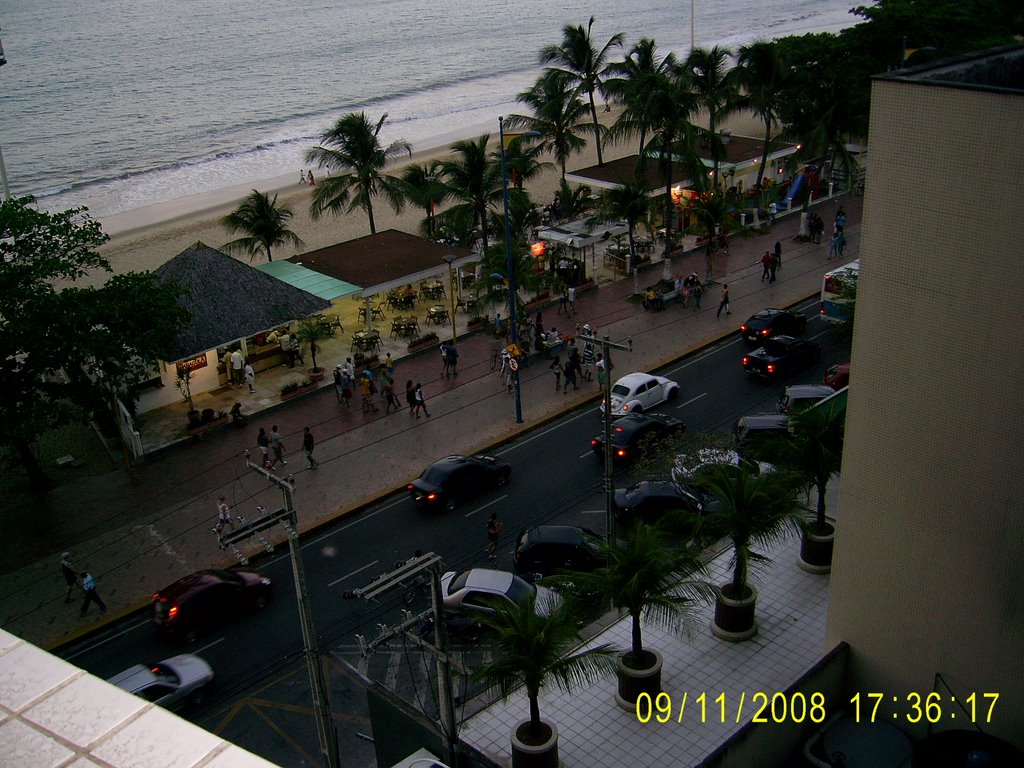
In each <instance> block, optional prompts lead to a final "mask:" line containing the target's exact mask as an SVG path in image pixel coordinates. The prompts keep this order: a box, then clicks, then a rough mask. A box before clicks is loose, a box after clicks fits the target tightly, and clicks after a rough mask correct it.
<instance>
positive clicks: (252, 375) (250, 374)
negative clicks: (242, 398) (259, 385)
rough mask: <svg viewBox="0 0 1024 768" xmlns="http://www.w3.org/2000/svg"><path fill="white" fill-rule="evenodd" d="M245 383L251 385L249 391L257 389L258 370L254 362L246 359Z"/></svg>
mask: <svg viewBox="0 0 1024 768" xmlns="http://www.w3.org/2000/svg"><path fill="white" fill-rule="evenodd" d="M243 370H244V371H245V374H244V375H245V383H246V384H248V385H249V392H255V391H256V386H255V384H256V371H255V370H254V369H253V367H252V363H250V362H249V361H248V360H246V361H245V368H244V369H243Z"/></svg>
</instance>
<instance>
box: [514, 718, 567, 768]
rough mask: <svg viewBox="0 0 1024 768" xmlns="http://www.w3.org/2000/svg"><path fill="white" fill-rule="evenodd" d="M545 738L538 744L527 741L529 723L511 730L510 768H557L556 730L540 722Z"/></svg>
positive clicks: (525, 721)
mask: <svg viewBox="0 0 1024 768" xmlns="http://www.w3.org/2000/svg"><path fill="white" fill-rule="evenodd" d="M541 726H542V727H543V728H544V729H545V733H546V738H545V739H544V740H543V741H542V742H541V743H539V744H534V743H532V742H529V741H527V740H526V739H527V732H528V730H529V728H530V721H529V720H524V721H523V722H521V723H519V724H518V725H517V726H516V727H515V728H514V729H513V730H512V768H558V729H557V728H556V727H555V726H554V725H551V724H550V723H545V722H542V723H541Z"/></svg>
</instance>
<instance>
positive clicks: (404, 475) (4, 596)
mask: <svg viewBox="0 0 1024 768" xmlns="http://www.w3.org/2000/svg"><path fill="white" fill-rule="evenodd" d="M860 202H861V201H860V198H856V197H848V196H844V197H837V198H834V199H833V200H831V201H826V202H824V203H821V204H816V205H815V206H814V210H816V211H817V212H818V213H819V215H821V216H822V218H824V219H825V222H826V225H827V231H830V230H831V225H832V220H833V218H834V214H835V210H836V208H837V207H838V204H840V203H841V204H842V205H843V207H844V208H845V210H846V213H847V225H846V234H847V240H848V244H847V250H846V255H845V257H844V258H843V259H842V260H839V261H837V260H833V261H831V262H829V261H827V260H826V255H827V248H828V247H827V245H826V244H825V243H822V244H821V245H813V244H810V243H800V242H796V241H795V240H794V239H793V238H794V236H795V235H796V233H797V229H798V224H799V213H798V212H797V213H794V214H792V215H791V216H788V217H780V218H779V219H778V221H777V222H776V223H775V225H774V228H773V231H772V232H770V233H767V234H763V235H755V236H749V237H745V238H737V239H735V240H734V241H733V242H732V243H731V245H730V253H729V255H728V256H719V257H718V259H717V260H716V264H715V281H716V282H715V284H714V285H712V286H710V287H709V288H708V289H707V291H706V293H705V296H704V299H703V301H702V309H701V311H700V312H694V311H693V309H692V306H691V307H687V308H683V307H681V306H680V305H679V304H678V303H675V304H670V305H669V306H668V308H667V309H665V310H664V311H660V312H647V311H644V310H643V309H642V308H641V306H640V305H639V303H635V302H631V301H627V297H628V296H629V295H630V294H631V293H632V292H633V280H632V278H627V279H624V280H618V281H616V282H609V283H605V284H602V285H600V286H599V287H598V288H596V289H594V290H592V291H589V292H587V293H585V294H582V295H581V296H580V297H579V298H578V299H577V314H576V316H575V317H573V318H572V319H571V320H569V321H566V320H565V319H563V318H562V317H559V316H558V315H557V314H556V307H557V305H553V306H551V307H550V308H548V309H546V310H544V325H545V327H548V326H550V325H552V324H554V325H556V326H557V327H558V328H559V329H560V330H563V331H564V330H566V329H568V328H569V327H574V326H575V325H576V324H577V323H579V324H583V323H590V324H591V325H592V326H594V327H595V328H596V330H597V333H598V334H599V335H605V334H607V335H609V336H610V338H611V340H612V341H618V342H623V341H624V340H625V339H627V338H631V339H632V341H633V351H632V353H624V352H623V353H617V355H613V360H614V362H615V366H616V373H617V374H620V375H621V374H623V373H626V372H628V371H631V370H651V369H653V368H656V367H658V366H661V365H663V364H665V363H668V362H670V361H672V360H674V359H677V358H679V357H681V356H683V355H686V354H688V353H690V352H692V351H693V350H696V349H699V348H700V347H702V346H704V345H706V344H708V343H710V342H713V341H715V340H716V339H719V338H722V337H724V336H726V335H728V334H730V333H733V332H734V331H735V330H736V328H737V327H738V326H739V324H740V323H741V322H742V321H743V320H744V319H746V318H747V317H748V316H749V315H750V314H752V313H753V312H755V311H757V310H758V309H761V308H763V307H770V306H787V305H789V304H792V303H794V302H796V301H799V300H801V299H804V298H806V297H808V296H812V295H815V294H817V293H818V291H819V290H820V285H821V276H822V274H823V273H824V272H826V271H827V270H828V269H830V268H834V267H836V266H838V265H839V264H841V263H845V262H847V261H852V260H853V259H855V258H857V256H858V253H859V241H860V218H861V205H860ZM776 240H779V241H781V243H782V247H783V255H782V259H783V267H782V269H781V270H780V271H779V273H778V281H777V282H776V283H775V284H774V285H771V286H769V285H768V284H767V282H766V281H765V282H762V281H761V280H760V276H761V267H760V264H759V263H758V262H759V260H760V257H761V255H762V254H763V253H764V251H765V250H769V249H771V248H772V247H773V246H774V244H775V241H776ZM661 269H662V263H661V262H656V263H654V264H653V265H652V266H651V267H650V268H649V269H648V270H647V271H646V272H645V273H642V274H641V276H640V281H639V282H640V285H641V287H643V286H645V285H648V284H650V283H652V282H654V281H655V280H656V279H657V278H658V277H659V276H660V274H661ZM692 271H696V272H697V273H698V274H700V275H703V274H704V272H705V266H704V255H703V252H702V251H699V252H693V253H687V254H685V255H681V256H677V257H675V258H674V260H673V264H672V272H673V274H689V273H690V272H692ZM722 282H728V284H729V288H730V294H731V299H732V314H731V315H728V316H727V315H726V314H725V313H724V312H723V313H722V316H721V317H720V318H716V317H715V312H716V310H717V307H718V297H719V294H720V291H721V283H722ZM497 346H498V343H497V342H496V341H495V340H494V339H493V338H488V337H486V336H484V335H482V334H478V335H475V336H470V337H467V338H464V339H460V341H459V352H460V366H459V376H458V377H457V378H453V379H444V378H440V377H439V374H440V367H441V366H440V359H439V355H438V354H437V353H436V351H435V352H434V353H427V354H423V355H419V356H413V357H410V358H407V359H399V360H397V364H396V371H395V382H396V389H397V390H398V394H399V396H400V398H401V397H402V395H403V394H404V387H405V382H406V380H408V379H411V380H412V381H413V382H422V383H423V389H424V392H425V393H426V398H427V406H428V408H429V409H430V414H431V416H430V418H422V419H419V420H416V419H414V418H413V417H412V416H410V414H409V412H408V409H407V408H405V407H403V408H402V409H401V410H400V411H399V412H398V413H392V414H390V415H385V414H384V408H383V406H382V405H379V406H378V407H379V409H380V410H379V412H378V413H371V414H366V415H364V414H362V413H361V412H360V408H359V406H358V403H355V404H354V405H353V406H351V407H350V408H348V409H346V408H345V407H343V406H341V405H339V404H338V402H337V400H336V397H335V394H334V391H333V387H326V388H324V389H322V390H320V391H318V392H317V393H315V394H313V395H311V396H308V397H306V398H303V399H299V400H294V401H291V402H289V403H285V404H281V405H280V406H277V407H275V408H274V409H272V410H270V411H267V412H264V413H257V414H255V415H254V416H253V417H250V420H249V424H248V426H247V427H246V428H245V429H228V430H224V431H220V432H216V433H211V434H209V435H207V436H206V438H205V439H204V440H202V441H198V442H192V443H187V444H185V445H183V446H181V447H179V448H175V449H172V450H169V451H168V452H166V453H165V454H163V455H161V456H160V457H159V458H157V459H155V460H154V461H152V462H150V463H148V464H144V465H142V466H138V467H134V468H131V469H119V470H116V471H113V472H109V473H107V474H104V475H102V476H99V477H94V478H89V479H86V480H82V481H80V482H75V483H71V484H67V485H63V486H61V487H59V488H57V489H55V490H54V491H52V492H51V493H49V494H48V495H47V496H46V497H44V498H42V499H40V500H37V501H35V502H33V503H32V504H26V505H24V506H23V508H20V509H14V510H7V511H6V512H5V517H6V520H5V539H6V544H5V548H7V549H8V555H6V556H5V561H7V562H11V563H14V565H13V566H12V567H8V566H7V565H5V567H4V570H5V572H4V574H3V576H2V577H0V612H2V613H0V623H2V626H3V628H4V629H6V630H8V631H9V632H12V633H14V634H16V635H18V636H21V637H23V638H25V639H27V640H29V641H31V642H33V643H35V644H37V645H39V646H41V647H44V648H51V647H53V646H56V645H58V644H60V643H63V642H66V641H68V640H71V639H73V638H75V637H77V636H80V635H82V634H84V633H86V632H89V631H92V630H94V629H96V628H97V627H98V626H99V625H100V623H101V622H103V621H109V620H112V619H113V618H116V617H117V616H120V615H124V614H126V613H129V612H132V611H135V610H137V609H139V608H140V607H142V606H143V605H145V604H146V603H147V601H148V599H149V595H151V594H152V593H153V592H154V591H156V590H157V589H159V588H160V587H162V586H165V585H166V584H167V583H169V582H171V581H173V580H175V579H177V578H178V577H180V576H181V575H184V574H185V573H188V572H190V571H192V570H195V569H199V568H207V567H213V566H224V565H230V564H232V563H233V562H234V560H233V558H231V557H230V556H229V553H224V552H221V551H220V550H219V549H218V548H217V543H216V539H215V537H214V534H213V533H212V532H211V528H212V526H213V525H214V524H215V522H216V514H217V509H216V505H217V499H218V497H219V496H221V495H224V496H226V497H227V500H228V502H229V503H230V504H231V505H232V507H234V508H236V509H237V510H238V511H241V512H242V513H243V514H247V515H251V514H252V513H253V512H254V510H255V507H256V505H257V504H263V505H266V506H267V507H270V508H275V507H276V506H279V505H280V493H279V492H278V491H276V490H271V489H268V484H267V481H266V480H265V479H264V478H262V477H261V476H259V475H258V474H257V473H255V472H252V471H249V470H247V469H246V467H245V464H244V452H245V450H246V449H247V448H250V449H252V450H253V451H254V453H255V452H256V451H255V442H256V432H257V429H258V428H259V427H261V426H262V427H266V428H267V431H268V432H269V431H270V427H271V426H272V425H274V424H276V425H277V426H278V428H279V431H280V432H281V433H282V435H283V436H284V441H285V445H286V446H287V454H286V458H287V459H288V464H287V467H285V468H284V469H287V470H289V471H291V472H293V473H294V475H295V478H296V487H297V492H296V507H297V508H298V510H299V519H300V527H301V530H302V531H309V530H311V529H313V528H315V527H317V526H320V525H323V524H325V523H328V522H330V521H332V520H335V519H337V518H338V517H340V516H343V515H345V514H349V513H352V512H353V511H356V510H358V509H360V508H361V507H363V506H365V505H366V504H368V503H370V502H372V501H374V500H375V499H378V498H380V497H382V496H384V495H387V494H389V493H391V492H393V491H394V490H395V489H397V488H399V487H402V486H404V485H405V483H407V482H408V481H409V480H410V479H412V478H414V477H416V476H417V475H418V474H419V472H420V470H421V469H422V467H423V466H424V465H425V464H427V463H429V462H430V461H433V460H434V459H436V458H438V457H440V456H442V455H447V454H451V453H471V452H474V451H479V450H482V449H484V448H486V447H488V446H491V445H494V444H495V443H498V442H501V441H504V440H507V439H509V438H510V437H513V436H514V435H516V434H517V433H518V432H520V431H522V430H526V429H530V428H533V427H536V426H537V425H538V424H541V423H543V422H545V421H546V420H550V419H553V418H556V417H557V416H558V415H559V414H561V413H563V412H565V411H566V410H568V409H570V408H573V407H576V406H578V405H580V404H581V403H583V402H585V401H587V400H591V399H592V400H596V399H597V397H598V392H597V386H596V383H591V384H583V385H582V386H581V388H580V391H578V392H573V391H570V392H569V393H568V394H567V395H563V394H562V393H561V392H556V391H555V390H554V388H553V387H552V386H551V373H550V371H549V370H548V369H547V366H546V365H536V364H535V365H533V366H531V367H528V368H524V369H523V372H522V373H523V375H522V403H523V417H524V423H523V424H516V423H515V419H514V414H513V399H512V397H511V395H509V394H508V393H507V392H506V391H505V388H504V387H503V386H502V385H501V382H500V380H499V378H498V377H497V376H496V375H495V374H494V373H493V372H492V371H491V368H490V363H489V359H490V355H491V352H492V351H493V350H494V349H495V348H496V347H497ZM325 362H330V363H331V364H332V365H333V362H334V361H325ZM737 364H738V363H737ZM307 426H308V427H310V428H311V430H312V431H313V433H314V435H315V436H316V439H317V443H318V445H317V450H316V457H317V459H318V460H319V461H320V468H319V469H318V470H316V471H310V470H307V469H306V462H305V460H304V457H303V454H302V451H301V436H302V431H303V428H304V427H307ZM508 535H511V534H508ZM64 550H68V551H70V552H71V553H72V558H73V562H74V563H75V565H76V567H78V568H79V569H81V570H85V569H87V570H89V571H90V572H91V573H92V574H94V575H95V577H96V579H97V582H98V590H99V592H100V594H101V595H102V597H103V599H104V600H105V601H106V603H107V605H108V606H109V610H108V611H107V613H106V614H104V615H103V616H100V614H98V613H97V612H96V610H95V608H93V609H92V611H91V612H90V613H89V615H88V616H86V617H85V618H80V617H79V610H78V608H79V603H78V602H77V600H78V597H77V596H76V603H75V604H72V605H68V604H65V602H64V587H63V581H62V579H61V577H60V569H59V560H60V553H61V552H62V551H64ZM248 551H249V554H255V553H256V550H255V549H253V550H248Z"/></svg>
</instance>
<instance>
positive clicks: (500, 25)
mask: <svg viewBox="0 0 1024 768" xmlns="http://www.w3.org/2000/svg"><path fill="white" fill-rule="evenodd" d="M693 7H694V8H695V10H696V14H695V19H696V25H695V26H696V43H697V45H698V46H705V47H709V46H711V45H715V44H719V45H725V46H729V47H733V48H735V47H736V46H739V45H741V44H743V43H747V42H750V41H752V40H754V39H757V38H759V37H768V38H770V37H777V36H781V35H790V34H802V33H805V32H814V31H824V30H833V31H834V30H838V29H840V28H842V27H846V26H850V25H852V24H854V23H856V22H857V19H856V18H855V17H853V16H851V15H850V14H849V8H850V3H849V1H848V0H715V2H709V0H693ZM690 8H691V4H690V3H686V2H685V0H682V1H681V0H634V1H633V2H630V3H622V2H621V1H614V0H590V2H587V3H583V2H580V1H579V0H564V2H561V3H551V2H550V1H549V0H519V1H518V2H516V3H514V4H511V3H498V2H494V1H493V0H178V2H175V3H167V2H162V0H92V1H91V2H88V3H86V2H82V1H81V0H45V2H41V1H40V0H4V3H3V4H2V5H0V36H2V39H3V43H4V49H5V52H6V55H7V60H8V64H7V65H6V66H4V67H3V68H0V147H2V151H3V155H4V159H5V160H6V167H7V175H8V179H9V182H10V186H11V191H12V192H13V193H14V194H32V195H35V196H36V197H37V198H38V200H39V204H40V205H41V206H42V207H44V208H46V209H49V210H61V209H64V208H67V207H70V206H77V205H86V206H88V207H89V208H90V210H91V211H92V212H93V214H94V215H96V216H100V217H103V216H110V215H113V214H116V213H122V212H124V211H128V210H133V209H137V208H142V207H144V206H148V205H153V204H156V203H161V202H167V201H171V200H176V199H179V198H182V197H186V196H189V195H194V194H198V193H205V192H213V191H216V190H219V189H224V188H226V187H229V186H232V185H236V184H240V183H253V184H254V186H255V185H257V184H256V183H257V182H258V181H260V180H266V179H271V178H274V177H280V176H282V175H284V174H294V175H295V179H296V180H297V179H298V172H299V169H300V168H303V167H305V164H304V162H303V159H302V158H303V154H304V153H305V151H306V150H307V149H309V148H310V147H312V146H314V145H315V144H316V137H317V136H318V135H319V134H320V133H321V132H322V131H323V130H324V129H325V128H327V127H329V126H330V125H331V124H332V123H333V122H334V121H335V120H336V119H337V118H338V117H339V116H340V115H341V114H343V113H345V112H350V111H359V110H365V111H366V113H367V116H368V117H369V118H370V119H372V120H374V121H376V120H377V119H378V118H379V117H380V115H381V114H383V113H385V112H386V113H388V121H387V123H386V124H385V127H384V129H383V131H382V136H383V138H384V139H385V141H391V140H394V139H398V138H402V139H405V140H407V141H409V142H411V143H412V144H413V148H414V150H415V149H423V148H429V147H434V146H438V145H440V144H442V143H445V138H446V137H448V138H450V137H451V136H453V135H459V134H461V135H478V134H479V133H481V132H483V131H485V130H489V131H491V132H496V131H497V117H498V115H502V114H508V113H511V112H516V111H521V110H520V107H519V105H517V104H516V103H515V96H516V94H517V93H519V92H520V91H523V90H525V89H526V88H528V87H529V86H530V84H531V83H532V82H533V81H534V80H535V79H536V77H537V75H538V74H539V72H540V65H539V64H538V63H537V54H538V51H539V50H540V49H541V48H542V47H543V46H544V45H547V44H549V43H557V42H558V41H559V40H560V39H561V29H562V26H563V25H564V24H567V23H572V24H586V23H587V20H588V19H589V17H590V16H591V15H593V16H594V17H595V18H596V21H595V24H594V38H595V40H597V41H598V43H599V44H603V43H604V42H605V41H606V40H607V39H608V38H609V37H610V36H611V35H612V34H614V33H616V32H622V33H624V34H625V37H626V50H628V47H629V46H630V45H631V44H632V43H634V42H636V41H637V40H639V39H640V38H641V37H651V38H654V39H655V40H656V41H657V42H658V46H659V49H660V50H661V51H662V53H667V52H669V51H674V52H676V53H677V54H679V55H685V54H686V53H687V52H688V51H689V49H690ZM621 55H622V54H621V53H613V57H614V58H618V57H621Z"/></svg>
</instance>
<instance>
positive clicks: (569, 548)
mask: <svg viewBox="0 0 1024 768" xmlns="http://www.w3.org/2000/svg"><path fill="white" fill-rule="evenodd" d="M597 539H598V537H597V534H596V533H594V532H593V531H591V530H589V529H587V528H577V527H576V526H573V525H538V526H537V527H536V528H531V529H530V530H528V531H522V532H520V534H519V538H518V539H517V540H516V551H515V569H516V573H518V574H519V575H520V576H523V577H524V578H529V577H533V576H534V575H535V574H536V575H539V576H550V575H552V574H553V573H556V572H558V571H562V570H568V571H588V572H589V571H593V570H594V569H595V568H597V567H598V566H599V565H600V564H601V558H600V557H599V555H598V548H597Z"/></svg>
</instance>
